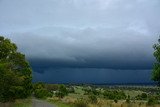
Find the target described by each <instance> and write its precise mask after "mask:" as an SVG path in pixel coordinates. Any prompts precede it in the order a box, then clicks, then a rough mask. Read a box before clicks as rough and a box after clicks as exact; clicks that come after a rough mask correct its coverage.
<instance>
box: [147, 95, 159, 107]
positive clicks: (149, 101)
mask: <svg viewBox="0 0 160 107" xmlns="http://www.w3.org/2000/svg"><path fill="white" fill-rule="evenodd" d="M157 103H158V100H157V99H156V98H155V97H153V96H151V97H150V98H149V99H148V102H147V104H148V105H154V104H157Z"/></svg>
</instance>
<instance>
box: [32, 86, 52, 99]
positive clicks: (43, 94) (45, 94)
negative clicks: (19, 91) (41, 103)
mask: <svg viewBox="0 0 160 107" xmlns="http://www.w3.org/2000/svg"><path fill="white" fill-rule="evenodd" d="M34 95H35V97H36V98H46V97H52V94H51V93H50V92H48V91H47V90H46V89H44V88H42V89H36V90H35V91H34Z"/></svg>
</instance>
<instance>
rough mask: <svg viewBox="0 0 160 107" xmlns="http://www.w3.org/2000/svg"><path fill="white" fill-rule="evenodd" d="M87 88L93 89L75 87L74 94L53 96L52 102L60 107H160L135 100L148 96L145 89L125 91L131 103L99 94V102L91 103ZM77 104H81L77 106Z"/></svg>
mask: <svg viewBox="0 0 160 107" xmlns="http://www.w3.org/2000/svg"><path fill="white" fill-rule="evenodd" d="M72 87H73V86H72ZM86 88H89V89H90V88H91V87H87V86H74V93H69V94H68V95H67V96H65V97H63V98H58V97H56V96H53V97H52V98H50V102H53V103H55V104H57V106H58V107H160V104H154V105H148V103H147V102H148V100H147V99H145V100H136V99H135V98H136V96H138V95H141V94H142V93H146V94H148V93H147V92H146V91H143V89H140V90H137V89H134V88H133V89H129V90H127V89H123V92H124V93H125V95H126V96H130V100H129V102H127V101H126V99H121V100H117V102H115V100H111V99H107V98H104V96H103V95H102V94H99V95H96V97H97V102H96V103H91V102H90V99H89V94H86V92H85V90H84V89H86ZM94 89H96V90H98V91H99V92H100V93H104V92H105V90H110V91H122V90H121V89H117V88H115V89H110V88H109V89H108V88H100V87H98V88H94ZM145 90H146V89H145ZM148 90H149V89H147V91H148ZM81 100H82V102H81ZM79 101H80V102H79ZM77 102H78V103H80V104H78V105H76V103H77ZM81 103H82V104H81ZM83 103H85V106H84V105H83ZM82 105H83V106H82Z"/></svg>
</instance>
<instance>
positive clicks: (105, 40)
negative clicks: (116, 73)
mask: <svg viewBox="0 0 160 107" xmlns="http://www.w3.org/2000/svg"><path fill="white" fill-rule="evenodd" d="M82 7H83V8H82ZM159 11H160V1H159V0H152V1H151V0H134V1H133V0H45V1H43V0H34V1H31V0H14V1H10V0H1V1H0V13H1V15H0V31H1V34H3V35H7V37H9V38H11V39H12V40H13V41H14V42H15V43H16V44H17V45H18V47H19V50H20V51H21V52H23V53H25V55H26V56H27V58H28V60H29V61H30V62H31V65H32V67H33V69H34V70H35V72H43V71H46V70H48V69H49V68H52V69H53V68H79V69H81V68H95V69H97V68H104V69H106V68H110V69H125V70H126V69H141V70H142V69H151V68H152V64H153V61H154V58H153V55H152V53H153V49H152V45H153V44H154V43H155V42H156V40H157V38H158V34H159V33H160V29H159V28H160V21H159V19H160V14H159ZM53 70H54V69H53ZM96 71H97V72H98V70H96ZM50 72H51V71H50ZM106 72H107V71H106ZM128 72H133V71H128Z"/></svg>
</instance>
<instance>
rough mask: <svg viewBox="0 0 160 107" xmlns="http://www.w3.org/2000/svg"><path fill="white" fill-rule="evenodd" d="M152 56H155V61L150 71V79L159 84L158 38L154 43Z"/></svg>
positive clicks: (159, 44)
mask: <svg viewBox="0 0 160 107" xmlns="http://www.w3.org/2000/svg"><path fill="white" fill-rule="evenodd" d="M153 48H154V53H153V55H154V57H155V58H156V62H155V64H154V67H153V72H152V80H154V81H155V82H157V83H158V85H159V86H160V39H158V43H157V44H154V46H153Z"/></svg>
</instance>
